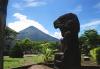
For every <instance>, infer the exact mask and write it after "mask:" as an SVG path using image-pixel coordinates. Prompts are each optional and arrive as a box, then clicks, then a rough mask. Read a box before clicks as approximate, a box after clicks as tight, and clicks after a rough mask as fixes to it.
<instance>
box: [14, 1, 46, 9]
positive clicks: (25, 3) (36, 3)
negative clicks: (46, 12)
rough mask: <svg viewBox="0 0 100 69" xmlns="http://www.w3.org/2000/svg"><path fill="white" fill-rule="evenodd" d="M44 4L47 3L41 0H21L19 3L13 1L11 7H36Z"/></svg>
mask: <svg viewBox="0 0 100 69" xmlns="http://www.w3.org/2000/svg"><path fill="white" fill-rule="evenodd" d="M46 4H47V3H46V2H45V1H42V0H22V1H21V2H20V3H18V2H16V3H14V4H13V5H12V7H14V8H15V9H17V10H23V9H24V8H29V7H38V6H42V5H46Z"/></svg>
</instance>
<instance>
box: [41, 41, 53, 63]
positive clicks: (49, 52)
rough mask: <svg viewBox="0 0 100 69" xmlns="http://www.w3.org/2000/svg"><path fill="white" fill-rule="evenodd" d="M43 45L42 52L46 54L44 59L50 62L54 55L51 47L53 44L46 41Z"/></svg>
mask: <svg viewBox="0 0 100 69" xmlns="http://www.w3.org/2000/svg"><path fill="white" fill-rule="evenodd" d="M41 46H42V53H43V55H44V57H43V59H44V62H48V61H51V60H52V58H53V57H52V56H53V49H50V46H51V44H50V43H45V44H41Z"/></svg>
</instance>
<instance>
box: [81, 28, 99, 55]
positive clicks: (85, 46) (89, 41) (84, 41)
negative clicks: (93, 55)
mask: <svg viewBox="0 0 100 69" xmlns="http://www.w3.org/2000/svg"><path fill="white" fill-rule="evenodd" d="M98 37H99V35H98V33H97V31H96V30H95V29H89V30H86V31H85V32H84V34H82V36H80V38H79V40H80V46H81V50H82V52H84V53H85V54H86V55H88V54H89V51H90V49H93V48H95V47H96V46H97V39H98Z"/></svg>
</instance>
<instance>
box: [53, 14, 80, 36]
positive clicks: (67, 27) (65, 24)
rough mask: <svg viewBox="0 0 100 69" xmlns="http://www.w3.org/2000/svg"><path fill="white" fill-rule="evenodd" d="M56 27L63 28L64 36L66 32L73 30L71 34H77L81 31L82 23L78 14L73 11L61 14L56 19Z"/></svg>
mask: <svg viewBox="0 0 100 69" xmlns="http://www.w3.org/2000/svg"><path fill="white" fill-rule="evenodd" d="M54 27H55V28H59V29H60V30H61V34H62V36H63V37H64V34H65V33H66V32H69V31H70V32H71V34H76V33H78V32H79V31H80V24H79V20H78V18H77V16H76V15H75V14H73V13H68V14H65V15H62V16H60V17H59V18H58V19H57V20H55V21H54Z"/></svg>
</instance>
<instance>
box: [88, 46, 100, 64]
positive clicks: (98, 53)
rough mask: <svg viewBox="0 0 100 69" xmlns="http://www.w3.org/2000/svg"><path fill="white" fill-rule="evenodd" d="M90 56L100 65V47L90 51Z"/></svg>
mask: <svg viewBox="0 0 100 69" xmlns="http://www.w3.org/2000/svg"><path fill="white" fill-rule="evenodd" d="M90 55H91V56H92V57H93V59H94V60H96V62H97V64H100V47H97V48H94V49H92V50H90Z"/></svg>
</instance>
